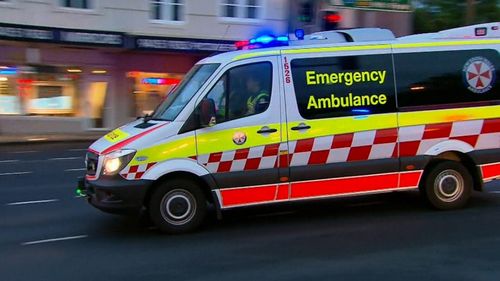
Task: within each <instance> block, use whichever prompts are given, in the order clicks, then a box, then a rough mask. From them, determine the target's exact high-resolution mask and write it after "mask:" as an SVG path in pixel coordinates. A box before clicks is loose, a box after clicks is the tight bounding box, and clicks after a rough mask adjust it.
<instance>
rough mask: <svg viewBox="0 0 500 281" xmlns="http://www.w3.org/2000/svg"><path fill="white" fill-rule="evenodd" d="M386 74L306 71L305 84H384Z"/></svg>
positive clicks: (377, 71)
mask: <svg viewBox="0 0 500 281" xmlns="http://www.w3.org/2000/svg"><path fill="white" fill-rule="evenodd" d="M386 73H387V71H385V70H374V71H355V72H340V73H335V72H334V73H316V71H314V70H310V71H306V83H307V85H322V84H345V85H346V86H351V85H353V84H354V83H364V82H378V83H379V84H384V82H385V77H386Z"/></svg>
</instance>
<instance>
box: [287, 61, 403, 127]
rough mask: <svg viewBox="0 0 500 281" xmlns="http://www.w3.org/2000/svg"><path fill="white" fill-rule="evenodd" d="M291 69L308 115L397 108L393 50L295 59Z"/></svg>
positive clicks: (301, 106)
mask: <svg viewBox="0 0 500 281" xmlns="http://www.w3.org/2000/svg"><path fill="white" fill-rule="evenodd" d="M291 69H292V77H293V86H294V89H295V97H296V99H297V105H298V109H299V113H300V115H301V116H302V117H303V118H305V119H319V118H332V117H342V116H353V115H367V114H376V113H388V112H395V111H396V100H395V91H394V74H393V68H392V57H391V55H390V54H378V55H362V56H346V57H320V58H304V59H293V60H292V61H291Z"/></svg>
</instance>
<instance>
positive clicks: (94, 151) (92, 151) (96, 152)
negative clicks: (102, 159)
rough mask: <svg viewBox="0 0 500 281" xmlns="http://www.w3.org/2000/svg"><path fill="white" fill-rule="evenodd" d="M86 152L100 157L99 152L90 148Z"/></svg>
mask: <svg viewBox="0 0 500 281" xmlns="http://www.w3.org/2000/svg"><path fill="white" fill-rule="evenodd" d="M87 151H88V152H91V153H94V154H97V155H100V154H101V153H99V151H97V150H93V149H92V148H89V149H87Z"/></svg>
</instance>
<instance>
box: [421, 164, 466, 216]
mask: <svg viewBox="0 0 500 281" xmlns="http://www.w3.org/2000/svg"><path fill="white" fill-rule="evenodd" d="M422 191H423V192H424V194H425V198H426V199H427V201H428V202H429V203H430V205H431V206H433V207H434V208H436V209H440V210H449V209H457V208H462V207H464V206H465V205H466V204H467V202H468V201H469V198H470V196H471V193H472V176H471V175H470V173H469V172H468V171H467V169H466V168H465V167H464V166H463V165H462V164H461V163H459V162H455V161H443V162H440V163H438V164H436V165H435V166H433V167H432V168H431V170H430V171H429V173H428V174H427V176H426V178H425V179H424V182H423V186H422Z"/></svg>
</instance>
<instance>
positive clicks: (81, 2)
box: [61, 0, 92, 9]
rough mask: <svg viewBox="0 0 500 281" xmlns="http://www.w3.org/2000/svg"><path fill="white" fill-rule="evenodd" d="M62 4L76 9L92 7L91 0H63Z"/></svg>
mask: <svg viewBox="0 0 500 281" xmlns="http://www.w3.org/2000/svg"><path fill="white" fill-rule="evenodd" d="M61 6H63V7H66V8H75V9H92V7H91V6H90V0H61Z"/></svg>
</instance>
